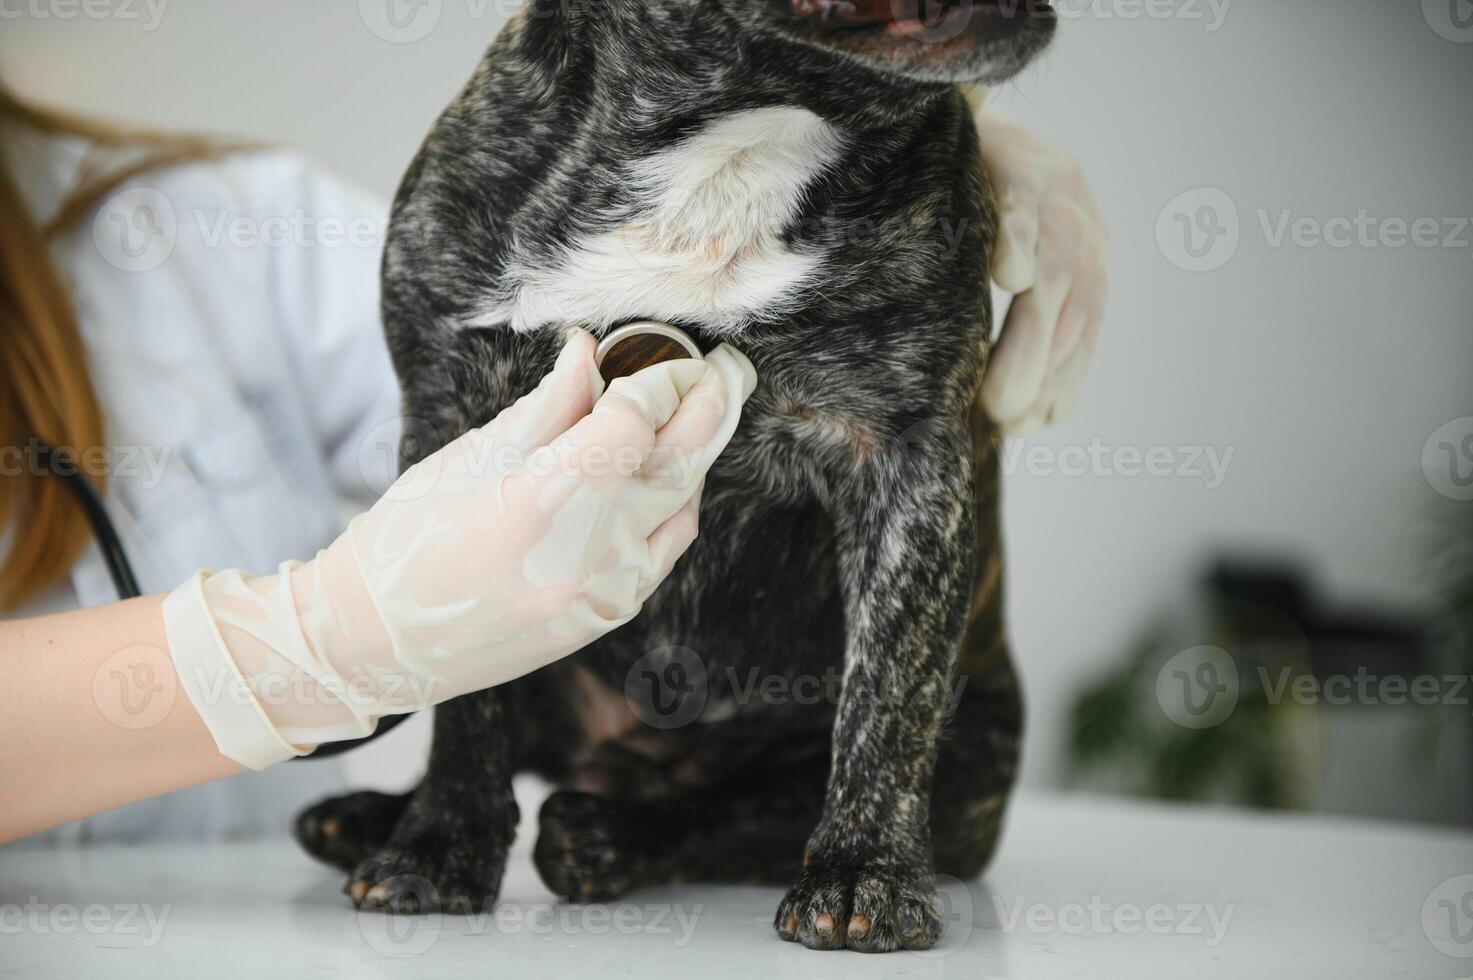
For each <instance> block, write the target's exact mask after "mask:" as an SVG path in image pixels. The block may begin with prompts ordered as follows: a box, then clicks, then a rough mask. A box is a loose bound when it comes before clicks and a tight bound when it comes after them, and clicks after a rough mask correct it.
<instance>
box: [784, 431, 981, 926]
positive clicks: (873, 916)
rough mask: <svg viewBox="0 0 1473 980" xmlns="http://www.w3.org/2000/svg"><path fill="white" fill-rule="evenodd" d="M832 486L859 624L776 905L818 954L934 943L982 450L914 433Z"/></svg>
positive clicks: (849, 610) (952, 436)
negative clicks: (936, 824)
mask: <svg viewBox="0 0 1473 980" xmlns="http://www.w3.org/2000/svg"><path fill="white" fill-rule="evenodd" d="M894 446H895V448H893V449H891V450H889V451H882V452H879V453H876V454H874V455H873V456H872V457H870V459H869V460H868V461H867V462H866V463H864V464H862V466H861V467H858V468H856V467H855V466H853V465H852V464H851V465H850V466H849V467H847V468H846V469H845V472H844V473H843V474H842V475H836V476H835V477H834V479H832V480H831V481H830V482H829V486H828V487H827V488H826V495H827V496H828V498H829V508H830V510H831V511H832V514H833V519H834V523H835V526H836V531H837V534H838V543H839V565H840V568H841V569H842V571H841V575H842V578H843V581H842V585H843V589H844V598H845V606H846V617H847V630H846V634H847V635H846V649H845V666H844V681H843V690H842V694H841V696H840V700H839V706H838V716H837V719H836V721H835V728H834V735H833V750H832V761H831V769H830V773H829V781H828V789H827V795H826V797H825V802H824V812H823V816H822V818H821V820H820V822H819V824H818V827H817V828H816V829H815V830H814V831H813V834H812V835H811V836H810V838H809V841H808V847H807V851H806V853H805V857H804V870H803V872H802V873H801V874H800V876H799V877H798V880H797V882H796V883H795V884H794V885H793V887H792V888H791V889H790V890H789V891H788V894H787V896H786V897H785V898H784V899H783V901H782V904H781V905H780V906H779V908H778V913H777V918H776V921H775V925H776V927H777V929H778V932H779V934H780V935H781V936H782V937H783V938H784V939H790V940H791V939H795V940H797V941H799V942H802V943H803V945H805V946H807V947H809V948H810V949H839V948H843V947H846V946H847V947H848V948H850V949H857V950H862V951H866V952H884V951H888V950H893V949H902V948H904V949H924V948H927V947H929V946H931V945H933V944H934V943H935V942H936V940H937V939H938V938H939V935H940V922H939V920H938V918H937V914H936V910H935V890H934V886H933V884H932V882H931V840H930V830H929V826H928V821H927V814H928V808H929V801H930V792H931V775H932V771H933V768H934V766H935V761H936V741H937V738H938V735H939V732H940V728H941V723H942V719H943V714H944V712H945V709H946V705H947V703H948V699H949V696H950V688H951V680H952V677H953V674H954V666H953V665H954V660H955V656H956V650H957V644H958V643H959V641H960V637H961V633H962V630H963V627H964V622H965V618H966V609H967V601H968V583H969V582H970V581H971V575H972V563H973V557H974V553H975V549H976V544H975V532H974V522H975V511H974V506H975V505H974V501H973V493H972V480H973V477H972V458H971V441H970V439H969V438H967V437H966V436H965V430H964V429H962V428H961V427H960V426H959V425H947V424H936V425H923V426H919V427H913V428H912V429H911V430H909V431H908V432H907V434H906V437H905V438H904V439H901V440H899V441H897V442H896V443H895V444H894Z"/></svg>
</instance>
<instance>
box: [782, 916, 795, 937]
mask: <svg viewBox="0 0 1473 980" xmlns="http://www.w3.org/2000/svg"><path fill="white" fill-rule="evenodd" d="M783 931H784V932H786V933H787V934H788V935H790V936H791V935H793V934H795V933H796V932H797V931H798V913H797V912H789V913H788V917H787V919H786V920H785V921H784V922H783Z"/></svg>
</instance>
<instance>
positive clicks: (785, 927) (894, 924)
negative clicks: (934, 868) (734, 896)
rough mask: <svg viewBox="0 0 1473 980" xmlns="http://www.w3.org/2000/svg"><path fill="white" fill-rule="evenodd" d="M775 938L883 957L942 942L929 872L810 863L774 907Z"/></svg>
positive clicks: (850, 864) (813, 946) (875, 866)
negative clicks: (886, 954) (881, 954)
mask: <svg viewBox="0 0 1473 980" xmlns="http://www.w3.org/2000/svg"><path fill="white" fill-rule="evenodd" d="M773 925H774V926H775V927H776V929H777V934H778V935H779V936H781V937H782V938H783V939H785V940H787V941H789V942H800V943H802V944H803V945H804V946H807V947H808V948H809V949H853V950H858V951H860V952H862V953H888V952H890V951H891V950H896V949H930V948H931V947H932V946H934V945H935V944H936V941H937V940H938V939H940V938H941V918H940V915H939V914H938V911H937V899H936V887H935V885H934V884H933V883H932V880H931V876H930V875H929V874H922V873H919V872H910V871H905V870H902V869H898V868H895V867H891V866H885V865H878V864H866V863H863V862H829V861H815V862H813V863H811V864H810V865H809V866H808V867H806V868H804V869H803V873H802V874H800V875H799V876H798V880H797V881H796V882H795V883H794V884H793V887H792V888H790V889H788V894H787V895H786V896H784V898H783V900H782V903H781V904H779V905H778V907H777V917H776V918H775V919H774V920H773Z"/></svg>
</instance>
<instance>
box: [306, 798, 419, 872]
mask: <svg viewBox="0 0 1473 980" xmlns="http://www.w3.org/2000/svg"><path fill="white" fill-rule="evenodd" d="M406 801H407V797H404V796H390V795H388V794H387V793H371V792H363V793H349V794H348V795H347V796H337V797H334V798H332V799H330V800H323V801H322V802H321V803H318V804H317V805H316V806H312V807H308V808H307V809H306V810H303V811H302V812H301V813H300V814H298V815H297V822H296V825H295V827H294V828H293V830H294V833H295V835H296V838H297V843H298V844H300V845H302V849H303V850H304V851H306V852H307V853H308V854H310V855H312V856H313V857H315V858H316V859H317V860H319V861H323V862H325V863H327V864H330V865H332V866H333V867H335V868H341V869H343V870H344V871H352V870H353V868H354V866H355V865H357V864H358V862H359V861H362V860H363V859H364V858H365V857H367V856H368V855H369V854H370V853H372V852H373V850H374V849H375V848H377V847H378V846H379V845H381V844H382V843H383V842H384V841H386V840H388V839H389V835H390V834H392V833H393V832H394V827H395V825H396V824H398V822H399V817H400V816H402V815H403V813H404V807H405V805H406Z"/></svg>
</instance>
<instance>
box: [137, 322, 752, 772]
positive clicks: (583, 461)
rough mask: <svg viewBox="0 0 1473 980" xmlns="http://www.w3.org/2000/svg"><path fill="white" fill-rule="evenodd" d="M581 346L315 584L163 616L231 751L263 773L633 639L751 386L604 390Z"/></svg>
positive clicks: (219, 599)
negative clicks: (623, 628) (599, 646)
mask: <svg viewBox="0 0 1473 980" xmlns="http://www.w3.org/2000/svg"><path fill="white" fill-rule="evenodd" d="M593 350H594V341H593V338H592V337H591V336H590V335H589V334H587V333H585V332H583V331H577V332H576V333H575V334H573V335H572V336H571V337H570V339H569V341H568V343H567V345H566V346H565V347H564V349H563V351H562V353H561V354H560V356H559V358H558V361H557V364H556V366H555V367H554V369H553V371H552V372H551V373H550V374H549V375H548V376H547V377H545V378H544V379H543V380H542V382H541V384H540V385H539V386H538V387H537V389H536V390H534V391H533V392H531V393H530V394H528V395H527V396H526V397H524V398H522V399H521V400H520V401H518V402H517V403H516V404H515V405H513V406H511V407H510V408H509V409H507V410H506V411H504V412H502V413H501V414H500V415H498V416H497V417H496V418H495V419H494V420H492V421H491V422H490V423H489V424H487V425H486V426H484V427H482V428H480V429H476V430H474V431H472V432H468V433H466V434H465V435H463V436H461V437H460V438H459V439H456V440H455V441H454V442H452V443H450V444H449V445H447V446H445V447H444V448H442V449H440V450H438V451H437V452H435V453H434V454H432V455H431V456H429V457H427V458H426V459H425V460H424V461H422V462H420V463H419V464H417V465H416V466H414V467H412V468H410V469H409V470H407V471H406V472H405V473H404V474H402V475H401V476H400V478H399V479H398V480H397V481H396V482H395V483H394V484H393V485H392V486H391V487H390V488H389V490H388V492H387V493H386V494H385V495H384V496H383V498H382V499H380V500H379V501H378V502H377V503H376V504H374V506H373V507H372V508H371V509H369V510H368V511H367V512H366V513H364V514H362V515H360V516H358V517H357V518H355V519H354V520H353V521H352V522H351V523H350V524H349V526H348V529H347V530H346V531H345V532H344V533H343V535H342V536H341V537H339V538H338V539H337V540H336V541H334V542H333V543H332V544H331V545H329V546H328V547H327V548H326V549H324V550H323V551H321V552H319V553H318V554H317V556H316V557H315V558H313V559H312V560H311V561H309V562H306V563H305V564H301V563H297V562H287V563H285V564H283V565H282V566H281V568H280V570H279V571H278V573H277V574H276V575H270V576H264V577H260V578H251V577H248V576H247V575H245V574H243V573H241V572H238V571H228V572H221V573H218V574H213V573H210V572H207V571H206V572H200V573H198V574H196V576H195V577H194V578H192V579H191V580H190V581H188V582H186V583H185V584H184V585H182V586H181V587H180V588H179V589H177V590H176V591H175V592H174V593H172V594H171V595H170V596H169V598H168V599H167V600H166V601H165V603H164V620H165V626H166V629H167V633H168V639H169V647H170V653H171V656H172V657H173V658H174V662H175V665H176V667H177V668H178V673H179V676H180V679H181V686H182V687H183V688H184V689H185V691H186V692H187V694H188V695H189V697H190V699H191V701H192V702H193V703H194V705H195V707H196V708H197V709H198V711H199V713H200V715H201V717H202V718H203V719H204V721H205V724H206V725H207V726H208V728H209V729H210V732H211V734H212V735H214V737H215V741H216V743H217V744H218V745H219V747H220V751H221V752H222V753H223V754H224V755H226V756H229V757H230V758H232V759H235V760H236V761H238V762H240V763H242V764H243V765H246V766H249V767H251V768H256V769H259V768H264V767H265V766H267V765H271V764H272V763H275V762H279V761H281V760H283V759H286V758H288V757H290V756H291V755H294V754H296V755H300V754H305V753H307V752H310V751H311V749H312V748H313V747H315V746H316V745H318V744H320V743H322V742H326V741H338V740H341V739H347V738H360V737H362V736H364V735H367V734H369V733H370V732H371V731H372V730H373V728H374V725H375V722H376V720H377V719H378V718H379V717H380V716H382V715H385V714H396V713H402V712H408V711H414V710H417V709H420V708H424V707H427V706H429V705H432V704H437V703H439V702H442V701H446V700H449V699H450V698H454V697H458V696H460V695H462V694H467V693H469V692H472V691H477V690H480V689H482V688H485V687H490V686H493V685H495V684H500V683H503V682H505V681H508V680H511V679H513V678H515V677H518V676H521V675H522V674H525V673H528V672H530V671H533V670H536V669H537V668H539V667H542V666H544V665H546V664H548V663H550V662H552V661H554V660H556V659H558V658H560V657H562V656H565V655H567V654H569V653H572V652H573V651H575V650H577V649H579V648H581V647H583V646H585V645H586V644H588V643H589V642H591V641H592V640H594V639H596V638H598V637H599V636H601V635H603V634H604V633H607V632H608V631H609V630H612V629H614V628H615V627H616V626H619V625H620V624H622V623H625V622H627V621H629V620H630V619H632V618H633V617H634V616H635V614H636V613H638V612H639V609H640V606H641V604H642V603H643V602H644V600H645V599H646V598H647V597H648V596H649V595H650V593H652V592H653V591H654V589H655V587H656V586H657V585H659V584H660V582H661V581H662V580H663V579H664V578H665V576H666V575H667V574H668V573H669V572H670V570H671V568H672V567H673V565H674V563H675V560H676V559H677V558H678V557H679V556H680V555H681V554H682V553H683V552H684V551H685V549H686V548H687V547H688V546H689V545H690V543H691V541H693V540H694V538H695V536H696V523H697V520H696V518H697V509H698V506H699V500H700V491H701V487H702V484H703V480H704V478H705V475H706V472H707V471H708V470H709V469H710V467H711V464H712V463H713V462H714V461H715V459H716V456H717V454H718V453H720V451H721V450H722V449H723V448H725V446H726V443H727V441H728V440H729V439H730V438H731V435H732V432H733V431H734V430H735V428H736V425H737V422H738V420H739V419H740V416H741V409H742V405H743V403H744V402H745V401H746V398H747V396H749V395H750V394H751V392H752V389H753V387H754V386H755V384H756V375H755V373H754V372H753V370H752V366H751V363H750V362H749V361H748V360H747V359H746V358H745V357H743V356H742V355H741V354H739V353H738V352H737V351H735V350H733V349H732V348H730V347H727V346H725V345H723V346H722V347H719V348H717V349H716V350H715V351H713V352H712V353H711V354H710V355H709V356H708V357H707V359H706V360H705V361H704V362H702V361H696V360H679V361H667V362H664V363H662V364H658V365H655V366H653V367H649V368H646V369H644V370H643V371H640V372H639V373H637V374H635V375H633V376H631V377H627V378H620V379H618V380H616V381H614V382H613V384H611V385H609V387H608V391H607V392H605V393H603V395H602V397H599V393H600V391H601V390H602V387H603V383H602V381H601V379H600V378H599V375H598V372H597V370H596V369H595V367H594V362H593Z"/></svg>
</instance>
